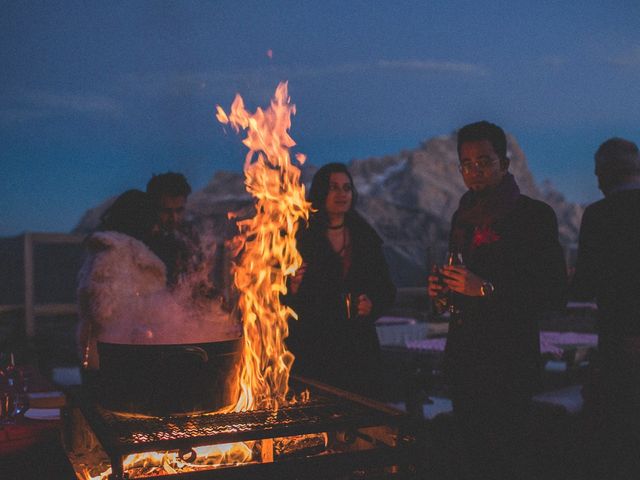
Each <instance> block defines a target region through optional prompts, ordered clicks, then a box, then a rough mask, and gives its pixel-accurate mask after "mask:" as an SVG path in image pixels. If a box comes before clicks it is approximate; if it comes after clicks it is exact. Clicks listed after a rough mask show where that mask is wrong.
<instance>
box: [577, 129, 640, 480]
mask: <svg viewBox="0 0 640 480" xmlns="http://www.w3.org/2000/svg"><path fill="white" fill-rule="evenodd" d="M595 164H596V168H595V174H596V176H597V177H598V187H599V188H600V190H601V191H602V193H603V194H604V196H605V198H604V199H602V200H600V201H598V202H596V203H594V204H592V205H590V206H589V207H588V208H587V209H586V210H585V212H584V215H583V217H582V225H581V227H580V242H579V248H578V259H577V263H576V271H575V275H574V278H573V282H572V289H571V291H572V296H573V297H574V298H576V299H579V300H590V299H594V298H595V300H596V302H597V304H598V334H599V336H598V351H599V353H600V359H601V362H600V377H599V378H600V379H601V382H600V384H599V385H598V389H597V390H594V389H592V390H591V393H593V394H594V395H595V394H596V393H598V394H599V395H598V397H599V399H600V401H601V402H602V403H601V404H600V406H601V407H603V411H602V412H601V413H603V414H604V419H605V420H606V424H605V425H606V430H605V432H603V433H604V435H603V439H604V446H605V448H606V449H608V450H610V452H609V453H610V454H609V455H607V457H608V459H609V465H607V466H605V468H606V470H607V471H608V472H612V470H611V469H612V468H615V469H617V470H618V471H619V473H620V475H621V476H622V477H623V478H627V476H628V475H627V474H629V475H631V472H632V470H635V473H636V475H635V477H633V478H640V476H639V475H637V474H638V473H639V472H638V470H639V466H640V465H639V464H638V462H639V461H640V451H639V449H638V445H640V421H639V417H640V155H639V153H638V147H637V145H635V144H634V143H633V142H630V141H628V140H624V139H621V138H612V139H609V140H607V141H606V142H604V143H603V144H602V145H601V146H600V148H598V150H597V152H596V154H595ZM593 398H595V397H594V396H592V397H591V398H589V397H588V398H587V400H589V399H593ZM605 453H606V452H605ZM632 459H633V460H634V461H635V465H633V464H632V462H629V460H632ZM625 469H626V470H625ZM629 478H632V477H629Z"/></svg>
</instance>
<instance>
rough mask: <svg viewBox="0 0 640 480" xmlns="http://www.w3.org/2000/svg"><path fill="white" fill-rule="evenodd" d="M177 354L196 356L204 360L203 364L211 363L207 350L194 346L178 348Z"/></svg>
mask: <svg viewBox="0 0 640 480" xmlns="http://www.w3.org/2000/svg"><path fill="white" fill-rule="evenodd" d="M176 353H189V354H192V355H195V356H197V357H199V358H200V360H202V363H207V362H208V361H209V355H208V354H207V352H206V350H205V349H203V348H200V347H196V346H193V345H189V346H186V347H176Z"/></svg>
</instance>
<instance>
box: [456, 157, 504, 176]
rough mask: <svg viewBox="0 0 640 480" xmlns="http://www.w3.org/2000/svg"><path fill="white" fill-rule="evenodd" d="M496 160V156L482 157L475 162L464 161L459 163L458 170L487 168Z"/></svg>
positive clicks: (469, 171) (466, 171)
mask: <svg viewBox="0 0 640 480" xmlns="http://www.w3.org/2000/svg"><path fill="white" fill-rule="evenodd" d="M495 161H496V159H495V158H481V159H480V160H476V161H475V162H464V163H462V164H460V165H458V170H460V171H461V172H462V173H471V172H473V171H475V170H482V171H484V170H486V169H487V168H489V167H490V166H491V165H493V163H494V162H495Z"/></svg>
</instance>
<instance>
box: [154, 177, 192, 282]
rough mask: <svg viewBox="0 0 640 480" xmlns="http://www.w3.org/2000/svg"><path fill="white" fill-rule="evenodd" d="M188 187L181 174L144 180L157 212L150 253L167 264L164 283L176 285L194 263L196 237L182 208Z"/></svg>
mask: <svg viewBox="0 0 640 480" xmlns="http://www.w3.org/2000/svg"><path fill="white" fill-rule="evenodd" d="M190 193H191V186H190V185H189V183H188V182H187V179H186V178H185V176H184V175H183V174H181V173H175V172H167V173H163V174H161V175H154V176H153V177H151V180H149V183H147V194H149V197H150V199H151V201H152V202H153V205H154V207H155V210H156V212H157V216H158V220H159V226H160V228H159V231H158V232H157V233H156V234H155V235H154V236H153V238H152V239H151V241H150V245H149V246H150V247H151V250H153V252H154V253H155V254H156V255H158V257H160V259H161V260H162V261H163V262H164V264H165V266H166V267H167V283H168V284H169V285H170V286H173V285H175V284H176V283H177V282H178V280H179V279H180V277H181V276H182V275H185V274H186V273H187V272H188V271H189V268H191V267H192V266H193V262H194V261H195V258H194V256H195V255H197V254H198V236H197V234H196V232H195V230H194V229H193V227H192V226H191V225H190V224H188V223H186V222H185V208H186V205H187V198H188V197H189V194H190Z"/></svg>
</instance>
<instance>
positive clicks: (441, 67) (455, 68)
mask: <svg viewBox="0 0 640 480" xmlns="http://www.w3.org/2000/svg"><path fill="white" fill-rule="evenodd" d="M378 66H379V67H380V68H385V69H403V70H417V71H424V72H433V73H459V74H466V75H487V74H488V73H489V71H488V70H487V68H486V67H484V66H483V65H479V64H475V63H465V62H451V61H437V60H380V61H379V62H378Z"/></svg>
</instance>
